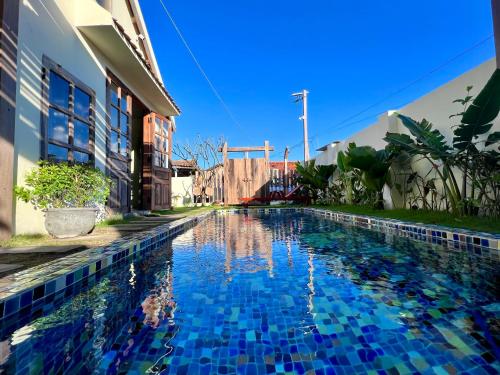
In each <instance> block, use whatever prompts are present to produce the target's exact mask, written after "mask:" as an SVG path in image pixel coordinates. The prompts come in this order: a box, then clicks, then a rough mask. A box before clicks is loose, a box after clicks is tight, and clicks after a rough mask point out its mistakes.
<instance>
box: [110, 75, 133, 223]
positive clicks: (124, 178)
mask: <svg viewBox="0 0 500 375" xmlns="http://www.w3.org/2000/svg"><path fill="white" fill-rule="evenodd" d="M106 102H107V110H106V112H107V115H106V119H107V121H106V122H107V129H106V172H107V174H108V176H109V177H110V178H111V181H112V186H111V194H110V197H109V200H108V207H109V209H110V210H111V212H113V213H127V212H130V209H131V199H130V198H131V184H132V178H131V173H130V161H131V159H130V135H131V132H132V128H131V121H130V118H131V115H132V96H131V95H130V93H129V91H128V90H127V89H126V88H125V87H124V86H123V85H122V84H121V83H120V81H119V80H118V79H116V78H115V77H114V76H112V75H111V74H110V75H109V78H108V82H107V101H106Z"/></svg>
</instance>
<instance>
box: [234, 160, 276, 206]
mask: <svg viewBox="0 0 500 375" xmlns="http://www.w3.org/2000/svg"><path fill="white" fill-rule="evenodd" d="M226 163H227V180H226V182H225V184H224V188H227V189H228V191H227V204H240V203H242V201H241V199H242V198H262V197H265V196H267V164H268V163H267V161H266V159H263V158H255V159H227V161H226ZM224 179H226V176H225V177H224Z"/></svg>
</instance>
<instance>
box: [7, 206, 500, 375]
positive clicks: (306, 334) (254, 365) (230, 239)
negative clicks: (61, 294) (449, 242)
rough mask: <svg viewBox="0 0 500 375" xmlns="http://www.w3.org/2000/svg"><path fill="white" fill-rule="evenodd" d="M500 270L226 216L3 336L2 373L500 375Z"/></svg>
mask: <svg viewBox="0 0 500 375" xmlns="http://www.w3.org/2000/svg"><path fill="white" fill-rule="evenodd" d="M497 259H498V258H497ZM498 266H499V265H498V261H493V260H491V259H488V258H485V257H483V256H481V255H479V254H475V253H474V252H466V251H463V250H456V249H446V248H443V247H441V246H437V245H430V244H428V243H424V242H416V241H412V240H409V239H405V238H398V237H393V236H390V235H387V234H382V233H378V232H375V231H369V230H367V229H362V228H356V227H347V226H343V225H341V224H338V223H335V222H333V221H331V220H328V219H324V218H320V217H315V216H312V215H309V214H304V213H297V212H294V211H288V210H281V212H279V213H276V212H272V211H271V212H267V213H264V212H257V211H256V212H252V211H250V213H247V214H243V213H239V214H218V215H214V216H212V217H210V218H209V219H207V220H206V221H205V222H203V223H201V224H200V225H198V226H197V227H195V228H193V229H191V230H189V231H187V232H186V233H184V234H182V235H180V236H178V237H177V238H175V239H174V240H173V242H172V243H169V244H167V245H166V246H165V247H163V248H162V249H159V250H155V251H153V252H151V253H150V254H149V255H147V256H146V257H145V258H143V259H141V260H136V261H135V262H131V261H125V262H123V263H122V264H120V265H119V266H117V267H114V268H113V269H111V270H109V271H108V272H104V273H103V274H102V275H101V276H100V277H99V278H98V280H97V281H95V282H92V283H89V284H88V285H86V286H83V287H82V291H81V293H79V294H78V295H76V296H75V297H73V298H71V299H70V300H68V301H66V302H64V303H62V304H59V305H57V306H56V307H54V305H52V304H47V308H46V309H45V310H46V311H45V314H44V315H43V316H40V317H39V318H37V319H34V320H32V321H29V322H26V324H22V325H21V326H18V327H16V328H15V329H9V328H7V327H3V330H2V338H1V342H0V372H2V371H3V373H6V374H16V373H22V374H39V373H47V374H58V373H68V374H73V373H75V374H87V373H96V374H125V373H128V374H145V373H152V374H198V373H200V374H211V373H219V374H231V373H240V374H274V373H279V374H283V373H298V374H302V373H307V374H334V373H335V374H357V373H359V374H362V373H368V374H398V373H399V374H406V373H414V374H416V373H429V374H433V373H435V374H456V373H468V374H496V373H498V372H499V371H500V349H499V346H498V345H499V341H500V302H499V299H498V288H499V285H498V284H499V283H498V281H499V267H498Z"/></svg>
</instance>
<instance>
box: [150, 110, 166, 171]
mask: <svg viewBox="0 0 500 375" xmlns="http://www.w3.org/2000/svg"><path fill="white" fill-rule="evenodd" d="M154 121H155V132H154V142H153V144H154V156H153V163H154V166H155V167H161V168H168V153H169V152H168V147H169V145H168V131H169V127H170V123H169V122H168V120H167V119H164V118H161V117H159V116H158V115H155V116H154Z"/></svg>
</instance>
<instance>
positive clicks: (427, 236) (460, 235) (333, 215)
mask: <svg viewBox="0 0 500 375" xmlns="http://www.w3.org/2000/svg"><path fill="white" fill-rule="evenodd" d="M303 211H304V212H309V213H312V214H315V215H319V216H322V217H326V218H330V219H332V220H335V221H337V222H342V223H348V224H353V225H356V226H362V227H369V228H371V229H379V230H385V231H389V232H391V233H395V234H399V235H403V236H405V237H410V238H413V239H416V240H423V241H426V242H433V243H437V241H440V242H442V243H445V242H446V243H448V244H449V243H451V244H457V245H459V246H461V245H472V246H473V247H480V248H486V249H492V250H497V251H499V250H500V234H493V233H485V232H475V231H471V230H467V229H460V228H450V227H445V226H441V225H430V224H423V223H412V222H407V221H400V220H395V219H384V218H380V217H374V216H365V215H356V214H349V213H345V212H339V211H332V210H325V209H320V208H308V207H306V208H303Z"/></svg>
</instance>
